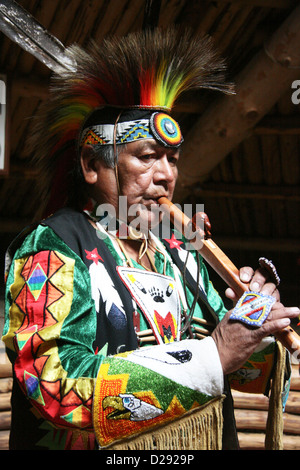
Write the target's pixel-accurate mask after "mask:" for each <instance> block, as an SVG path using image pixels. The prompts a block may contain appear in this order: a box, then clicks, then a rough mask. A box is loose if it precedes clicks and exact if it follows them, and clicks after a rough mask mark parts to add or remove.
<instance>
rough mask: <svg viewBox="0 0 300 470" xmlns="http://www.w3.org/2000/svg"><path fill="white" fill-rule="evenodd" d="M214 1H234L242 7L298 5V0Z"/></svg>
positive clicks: (222, 1) (220, 0)
mask: <svg viewBox="0 0 300 470" xmlns="http://www.w3.org/2000/svg"><path fill="white" fill-rule="evenodd" d="M212 1H213V3H217V4H218V3H220V4H222V3H233V4H235V5H240V6H241V7H245V6H251V7H253V8H255V7H264V8H278V9H285V10H288V9H290V8H293V7H294V6H295V5H296V3H297V2H296V0H217V1H214V0H212Z"/></svg>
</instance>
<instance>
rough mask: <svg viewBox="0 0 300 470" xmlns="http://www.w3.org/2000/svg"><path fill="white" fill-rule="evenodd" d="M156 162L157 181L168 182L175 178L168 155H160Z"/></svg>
mask: <svg viewBox="0 0 300 470" xmlns="http://www.w3.org/2000/svg"><path fill="white" fill-rule="evenodd" d="M156 163H157V164H156V171H155V179H156V180H157V181H159V180H164V181H166V182H168V183H171V182H173V180H174V178H175V173H174V167H173V165H172V164H171V163H170V161H169V159H168V156H167V155H164V156H162V157H161V158H160V159H159V160H158V161H157V162H156Z"/></svg>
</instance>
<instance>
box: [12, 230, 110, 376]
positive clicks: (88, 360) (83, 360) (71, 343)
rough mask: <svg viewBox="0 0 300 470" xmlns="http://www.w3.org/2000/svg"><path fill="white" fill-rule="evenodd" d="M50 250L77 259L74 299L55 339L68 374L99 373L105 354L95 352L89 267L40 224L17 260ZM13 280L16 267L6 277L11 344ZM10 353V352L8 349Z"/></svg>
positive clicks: (18, 253) (95, 320)
mask: <svg viewBox="0 0 300 470" xmlns="http://www.w3.org/2000/svg"><path fill="white" fill-rule="evenodd" d="M45 250H51V251H57V252H58V253H62V254H63V255H65V256H67V257H68V258H70V259H73V260H75V267H74V278H73V283H74V284H73V286H74V289H73V300H72V305H71V309H70V312H69V314H68V315H67V317H66V318H65V319H64V321H63V324H62V326H61V329H60V334H59V336H57V335H55V336H54V337H53V338H52V339H53V340H56V344H57V347H58V352H59V358H60V361H61V364H62V366H63V368H64V370H65V371H68V377H70V378H76V377H94V378H95V377H97V372H98V370H99V366H100V364H101V361H102V359H103V357H102V356H101V355H95V353H94V351H93V349H92V343H93V341H94V339H95V332H96V324H97V318H96V309H95V304H94V301H93V299H92V298H91V295H87V293H90V292H91V282H90V276H89V272H88V269H87V267H86V266H85V264H84V263H83V261H82V260H81V259H80V258H79V257H78V256H77V255H76V254H75V253H74V252H73V251H72V250H71V249H70V248H69V247H68V246H67V245H66V244H65V243H63V241H62V240H61V239H60V238H58V237H57V236H56V235H55V233H54V232H53V231H52V230H51V229H50V228H49V227H44V226H41V225H40V226H38V227H37V229H36V230H35V231H33V232H32V233H31V234H30V235H28V236H27V238H26V239H25V241H24V243H23V244H22V246H21V247H20V248H19V249H18V250H17V252H16V253H15V256H14V260H18V259H22V258H26V257H28V256H29V255H31V254H33V253H38V252H40V251H45ZM13 283H14V269H11V270H10V271H9V274H8V279H7V290H6V304H5V308H6V312H5V325H4V330H3V336H4V341H5V342H6V343H7V344H9V345H11V342H10V341H8V338H7V337H6V334H7V332H8V329H9V321H10V314H9V308H10V305H11V302H12V299H11V293H10V289H9V288H10V286H11V284H13ZM8 354H11V353H10V351H9V350H8Z"/></svg>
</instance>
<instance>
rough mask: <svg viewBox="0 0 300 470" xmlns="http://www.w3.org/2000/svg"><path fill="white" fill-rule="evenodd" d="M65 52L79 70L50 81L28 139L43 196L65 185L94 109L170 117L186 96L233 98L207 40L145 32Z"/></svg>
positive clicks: (189, 34) (183, 35) (179, 34)
mask: <svg viewBox="0 0 300 470" xmlns="http://www.w3.org/2000/svg"><path fill="white" fill-rule="evenodd" d="M68 53H69V54H70V56H71V58H72V60H73V62H74V63H76V71H74V72H72V71H66V72H64V73H62V74H61V75H59V76H54V77H53V83H52V87H51V90H50V91H51V94H50V99H49V100H48V101H47V102H45V103H44V104H43V106H42V109H41V113H40V114H39V116H38V117H37V119H36V123H37V124H36V125H35V130H34V134H33V136H32V139H31V149H32V150H33V152H34V154H35V158H36V159H37V160H38V162H39V163H41V166H42V171H43V174H44V176H45V177H46V178H43V179H42V181H43V189H44V194H45V195H47V194H49V190H50V186H51V185H52V184H53V178H55V186H56V189H55V191H56V192H57V191H62V189H63V188H66V187H67V180H68V178H69V177H68V172H69V170H70V169H72V167H73V166H74V165H75V161H76V155H77V151H78V142H79V139H80V134H81V131H82V126H83V123H84V122H85V120H86V119H87V117H88V116H90V115H91V113H92V112H93V111H95V110H96V109H98V108H101V107H103V106H116V107H119V108H121V109H128V108H146V109H153V110H164V111H165V112H168V113H170V112H171V110H172V108H173V106H174V103H175V102H176V100H177V99H178V97H179V96H180V95H181V94H182V93H183V92H186V91H188V90H191V89H200V88H204V89H215V90H220V91H222V92H225V93H230V92H232V87H231V85H230V84H226V83H225V80H224V71H225V66H224V62H223V60H222V59H220V58H219V56H218V54H217V53H216V51H215V50H214V48H213V45H212V41H211V39H210V38H209V37H202V38H198V39H196V38H193V37H192V34H191V33H190V32H184V33H183V34H182V32H180V33H179V32H177V31H176V30H175V29H169V30H167V31H163V30H160V29H156V30H154V31H152V30H146V31H143V32H137V33H131V34H129V35H127V36H125V37H123V38H119V37H112V38H110V39H105V40H104V41H103V42H102V43H101V44H99V45H98V44H96V43H95V42H91V43H90V45H89V47H88V48H87V50H83V49H82V48H81V47H79V46H77V45H75V46H71V47H70V48H69V49H68ZM59 175H60V178H59ZM61 197H62V198H63V196H61ZM63 204H64V201H63V200H61V205H63Z"/></svg>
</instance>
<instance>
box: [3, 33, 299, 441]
mask: <svg viewBox="0 0 300 470" xmlns="http://www.w3.org/2000/svg"><path fill="white" fill-rule="evenodd" d="M70 53H72V54H73V56H74V57H75V58H76V63H77V71H76V73H75V74H71V73H67V74H66V76H64V77H62V78H61V79H60V78H59V79H58V87H57V88H55V90H54V92H53V95H52V98H51V100H50V102H48V103H46V104H45V106H44V112H43V113H42V115H41V116H39V118H38V124H37V126H36V138H35V143H34V150H35V153H36V154H37V155H38V157H39V159H40V161H41V163H42V164H43V165H44V176H45V180H44V188H45V190H46V191H45V192H46V194H47V195H48V196H49V198H48V199H49V202H48V210H50V211H53V208H54V209H57V208H59V207H63V208H62V209H61V210H58V211H57V212H55V213H54V215H53V216H51V217H49V218H46V219H45V220H43V221H42V222H41V223H39V224H36V225H35V226H34V227H31V228H30V229H29V230H27V231H26V234H25V235H24V234H23V235H22V236H21V237H20V238H18V239H17V240H16V241H15V242H14V243H13V245H12V246H11V247H10V250H9V253H10V254H11V255H12V261H11V263H10V265H9V271H8V277H7V295H6V321H5V327H4V337H3V339H4V341H5V343H6V346H7V351H8V354H9V357H10V359H11V361H12V363H13V365H14V389H13V394H12V409H13V414H12V431H11V440H10V446H11V448H12V449H22V448H25V449H48V448H52V449H55V448H56V449H95V448H97V446H100V447H101V448H107V447H108V448H112V447H111V446H113V448H126V449H152V448H157V449H163V448H165V449H180V448H189V449H198V448H200V449H220V448H236V446H237V442H236V434H235V427H234V420H233V413H232V403H231V400H230V390H229V385H228V381H229V378H230V377H229V374H232V373H234V374H233V375H232V377H231V380H232V382H233V383H234V384H235V385H236V386H238V387H240V388H242V389H246V390H249V389H250V390H252V391H254V392H258V391H259V392H262V393H268V391H269V387H270V378H271V376H272V371H273V366H274V354H275V353H276V349H277V346H276V343H275V342H274V340H273V339H272V338H271V337H270V336H269V335H271V334H272V333H274V332H275V331H277V330H280V329H282V328H284V327H285V326H286V325H288V324H289V322H290V319H291V318H294V317H296V316H297V315H299V311H298V310H297V309H291V308H285V307H284V306H283V305H281V304H280V303H279V293H278V290H277V288H276V285H275V284H274V283H273V282H272V280H271V278H270V275H269V273H268V272H267V271H266V270H262V269H259V270H257V271H256V272H255V273H254V272H253V270H252V269H250V268H244V269H243V270H241V276H242V275H243V276H245V277H244V279H243V280H244V281H245V282H247V283H248V282H250V281H251V284H250V288H251V287H253V286H254V283H255V282H256V283H258V287H256V289H255V292H259V291H260V292H262V293H264V294H267V295H268V297H267V298H266V302H269V301H270V299H271V300H272V301H271V305H270V314H269V316H268V318H267V320H266V321H265V322H264V323H263V325H262V326H261V327H259V328H257V327H255V328H252V327H249V326H248V325H245V324H243V323H241V322H239V321H232V320H231V319H230V318H229V316H230V314H231V312H228V313H227V312H226V310H225V308H224V305H223V302H222V300H221V298H220V296H219V295H218V293H217V292H216V291H215V290H214V288H213V286H212V285H211V283H210V281H209V278H208V274H207V271H206V267H205V265H204V263H203V261H202V260H201V258H200V257H199V256H198V254H197V253H196V252H193V251H190V250H187V249H186V247H185V244H184V240H183V239H182V238H181V237H180V234H178V233H175V232H174V231H171V232H170V235H169V237H167V238H166V237H165V238H164V239H162V238H160V237H159V236H158V234H157V233H154V232H155V230H153V229H156V228H157V224H158V223H159V222H161V219H162V215H161V213H160V210H159V203H158V200H159V198H160V197H162V196H165V197H167V198H168V199H172V196H173V192H174V188H175V183H176V178H177V161H178V158H179V149H180V146H181V144H182V141H183V137H182V135H181V131H180V128H179V125H178V123H177V122H176V121H175V120H174V119H173V118H172V117H171V116H170V110H171V108H172V106H173V103H174V102H175V100H176V99H177V97H178V96H179V94H180V93H181V92H182V91H184V90H187V89H189V88H216V89H220V90H222V91H225V92H226V91H230V87H229V86H227V85H224V83H223V78H222V70H223V63H222V62H221V61H220V60H219V59H218V58H217V57H216V54H215V52H214V51H213V49H212V47H211V43H210V41H209V40H208V39H202V40H198V41H193V40H192V39H191V37H190V36H189V35H188V34H184V35H181V36H179V35H178V34H177V33H176V32H174V31H168V32H165V33H162V32H161V31H159V30H157V31H155V32H146V33H143V34H133V35H129V36H128V37H126V38H123V39H118V40H116V39H112V40H110V41H105V42H104V43H103V44H101V45H100V46H99V47H97V46H96V45H92V48H91V49H90V50H89V51H88V53H85V52H84V51H82V50H80V49H78V48H74V49H73V50H72V51H70ZM183 158H184V157H183ZM51 172H52V173H53V178H50V173H51ZM47 185H48V186H47ZM50 187H51V191H49V192H48V188H49V189H50ZM254 287H255V286H254ZM229 295H230V296H231V297H232V299H233V300H234V301H235V302H236V301H237V299H236V297H235V294H234V293H233V292H231V291H230V292H229ZM254 295H255V294H254ZM271 296H272V297H271ZM273 300H274V301H276V302H275V303H274V305H273ZM203 325H204V326H203ZM245 363H246V365H245ZM245 386H246V388H245Z"/></svg>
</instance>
